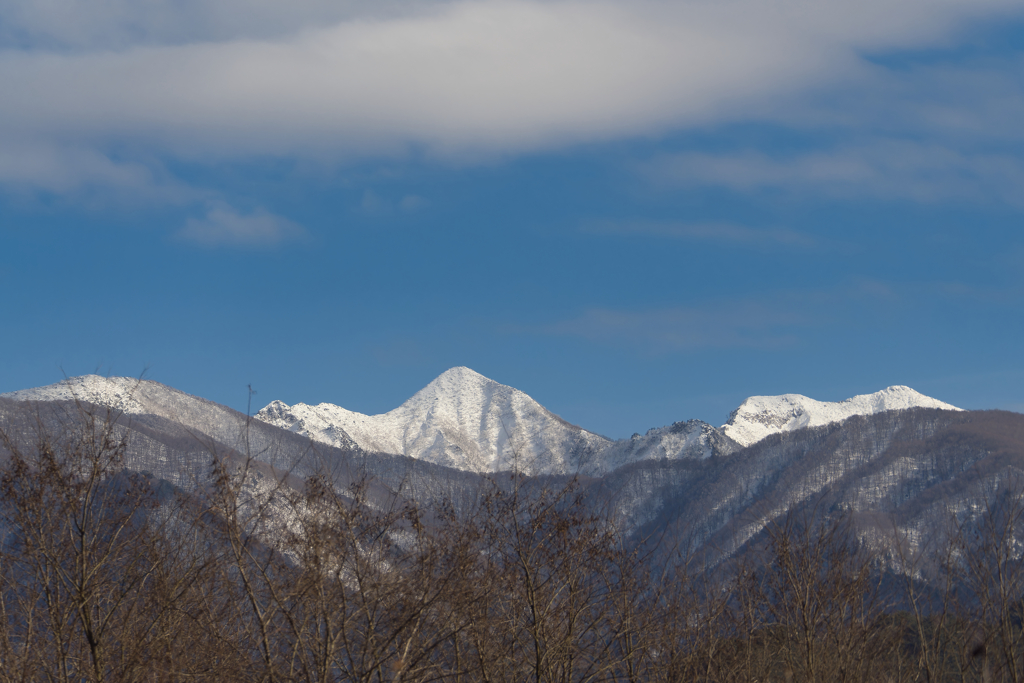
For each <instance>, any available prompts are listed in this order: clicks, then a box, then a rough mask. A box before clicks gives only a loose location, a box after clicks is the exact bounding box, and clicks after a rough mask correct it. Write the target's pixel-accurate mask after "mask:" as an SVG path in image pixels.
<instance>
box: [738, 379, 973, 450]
mask: <svg viewBox="0 0 1024 683" xmlns="http://www.w3.org/2000/svg"><path fill="white" fill-rule="evenodd" d="M907 408H939V409H941V410H961V409H960V408H957V407H956V406H952V405H950V404H948V403H943V402H942V401H939V400H937V399H934V398H930V397H928V396H925V395H924V394H920V393H918V392H916V391H914V390H913V389H911V388H910V387H905V386H892V387H889V388H887V389H882V390H881V391H877V392H875V393H873V394H863V395H860V396H854V397H853V398H848V399H846V400H845V401H838V402H835V403H830V402H826V401H815V400H814V399H813V398H808V397H806V396H801V395H800V394H783V395H782V396H751V397H750V398H748V399H747V400H745V401H744V402H743V403H742V404H740V407H739V408H737V409H736V410H734V411H732V413H731V414H730V415H729V421H728V422H726V423H725V424H724V425H722V431H723V432H724V433H725V434H726V435H727V436H729V437H730V438H731V439H733V440H734V441H736V442H737V443H739V444H741V445H742V446H749V445H751V444H754V443H757V442H758V441H760V440H761V439H763V438H765V437H766V436H769V435H771V434H777V433H779V432H789V431H793V430H795V429H802V428H804V427H821V426H823V425H827V424H830V423H832V422H841V421H842V420H845V419H847V418H849V417H853V416H854V415H874V414H875V413H881V412H885V411H887V410H905V409H907Z"/></svg>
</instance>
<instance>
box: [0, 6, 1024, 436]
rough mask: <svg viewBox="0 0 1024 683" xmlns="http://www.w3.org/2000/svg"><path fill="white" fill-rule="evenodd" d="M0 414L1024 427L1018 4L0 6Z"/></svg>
mask: <svg viewBox="0 0 1024 683" xmlns="http://www.w3.org/2000/svg"><path fill="white" fill-rule="evenodd" d="M0 93H3V95H2V96H0V287H2V289H3V291H4V293H5V294H6V295H5V296H4V297H3V298H2V299H0V320H2V321H3V328H2V334H0V358H2V359H3V360H2V361H0V392H4V391H12V390H16V389H23V388H28V387H32V386H39V385H43V384H49V383H52V382H54V381H57V380H59V379H60V378H61V377H62V376H63V375H64V374H67V375H79V374H85V373H89V372H99V373H100V374H114V375H133V376H134V375H139V374H140V373H143V372H145V374H146V376H147V377H148V378H150V379H154V380H157V381H160V382H164V383H166V384H169V385H171V386H174V387H176V388H179V389H182V390H184V391H187V392H189V393H193V394H197V395H200V396H203V397H206V398H209V399H212V400H215V401H218V402H221V403H225V404H227V405H230V406H232V407H235V408H238V409H241V410H245V408H246V402H247V397H248V394H247V388H246V387H247V386H248V385H252V387H253V388H254V389H255V390H256V391H257V392H258V393H257V395H256V396H255V397H254V399H253V400H254V409H258V408H260V407H262V406H263V405H264V404H265V403H267V402H269V401H271V400H273V399H280V400H283V401H286V402H288V403H295V402H306V403H318V402H322V401H329V402H332V403H336V404H339V405H342V406H344V407H346V408H349V409H352V410H358V411H361V412H366V413H377V412H383V411H386V410H389V409H391V408H394V407H396V406H397V405H398V404H400V403H401V402H402V401H403V400H405V399H406V398H408V397H409V396H410V395H412V393H414V392H415V391H416V390H418V389H419V388H421V387H422V386H423V385H425V384H426V383H427V382H429V381H430V380H431V379H432V378H433V377H435V376H436V375H438V374H440V373H441V372H443V371H444V370H445V369H447V368H449V367H452V366H455V365H466V366H469V367H471V368H473V369H475V370H477V371H478V372H481V373H483V374H485V375H487V376H489V377H491V378H493V379H495V380H498V381H500V382H503V383H505V384H510V385H512V386H515V387H517V388H520V389H522V390H524V391H526V392H527V393H529V394H530V395H532V396H533V397H534V398H536V399H537V400H539V401H540V402H541V403H543V404H544V405H545V406H547V407H548V408H550V409H551V410H553V411H554V412H556V413H558V414H560V415H561V416H562V417H564V418H566V419H568V420H570V421H572V422H574V423H577V424H580V425H582V426H584V427H587V428H588V429H591V430H594V431H598V432H601V433H604V434H607V435H609V436H613V437H623V436H628V435H629V434H630V433H632V432H634V431H640V432H642V431H644V430H646V429H648V428H650V427H655V426H661V425H664V424H668V423H670V422H672V421H675V420H681V419H689V418H700V419H704V420H707V421H709V422H712V423H715V424H721V423H722V422H724V421H725V419H726V418H727V416H728V413H729V411H730V410H731V409H732V408H734V407H735V406H736V405H738V404H739V403H740V402H741V401H742V400H743V398H745V397H746V396H748V395H753V394H779V393H790V392H792V393H802V394H805V395H808V396H812V397H814V398H818V399H822V400H839V399H842V398H846V397H848V396H851V395H854V394H859V393H867V392H872V391H876V390H878V389H881V388H883V387H885V386H889V385H892V384H907V385H909V386H912V387H914V388H915V389H917V390H919V391H921V392H923V393H926V394H929V395H932V396H935V397H936V398H939V399H942V400H945V401H948V402H951V403H954V404H956V405H960V406H963V407H967V408H1006V409H1011V410H1018V411H1019V410H1024V361H1022V359H1021V356H1022V354H1021V350H1022V348H1024V345H1022V343H1021V341H1020V340H1021V338H1022V333H1024V230H1022V228H1024V222H1022V219H1024V125H1021V121H1024V2H1021V1H1019V0H1013V1H1011V0H970V1H966V0H931V1H929V2H924V1H922V0H887V1H886V2H881V1H877V0H863V1H861V2H857V3H853V2H849V3H827V2H821V1H820V0H816V1H814V2H812V1H810V0H806V1H805V0H716V2H706V1H704V0H681V1H676V2H671V3H670V2H661V1H658V0H654V1H651V2H648V1H646V0H640V1H633V2H620V1H615V0H609V1H606V2H599V1H595V0H579V1H575V2H571V1H564V0H532V1H524V0H504V1H500V2H498V1H493V0H466V1H455V2H449V1H445V0H437V1H433V0H422V1H420V2H413V3H409V2H403V3H397V2H395V3H392V2H387V1H384V2H381V1H378V2H374V3H369V2H364V1H363V0H348V1H345V2H326V1H323V2H321V1H320V0H301V1H298V2H296V3H289V4H288V7H287V8H286V7H285V6H284V4H282V3H274V2H269V0H268V1H266V2H263V1H256V2H252V1H250V2H246V3H243V2H241V0H206V1H205V2H202V3H200V2H198V1H196V2H181V1H180V0H146V1H145V2H139V1H137V0H136V1H134V2H127V0H93V1H92V2H89V3H85V2H71V3H66V2H62V3H57V2H50V1H49V0H36V1H32V2H26V1H23V0H0Z"/></svg>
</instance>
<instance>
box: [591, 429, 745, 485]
mask: <svg viewBox="0 0 1024 683" xmlns="http://www.w3.org/2000/svg"><path fill="white" fill-rule="evenodd" d="M739 448H740V446H739V444H737V443H735V442H734V441H733V440H732V439H730V438H729V437H727V436H726V435H725V434H723V433H722V431H721V430H719V429H715V428H714V427H712V426H711V425H709V424H708V423H707V422H703V421H701V420H687V421H685V422H674V423H672V424H670V425H668V426H667V427H655V428H653V429H649V430H647V433H646V434H644V435H643V436H641V435H640V434H634V435H633V436H631V437H630V438H628V439H622V440H621V441H616V442H614V443H612V444H610V445H609V446H608V447H607V448H605V449H604V450H603V451H602V452H601V453H600V458H599V459H600V461H601V463H602V465H603V466H604V471H606V472H610V471H612V470H614V469H617V468H619V467H622V466H623V465H627V464H629V463H631V462H639V461H641V460H680V459H683V458H691V459H694V460H704V459H706V458H710V457H711V456H713V455H728V454H729V453H732V452H734V451H736V450H737V449H739Z"/></svg>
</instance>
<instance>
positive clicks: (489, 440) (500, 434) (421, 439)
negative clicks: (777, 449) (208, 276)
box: [256, 367, 959, 476]
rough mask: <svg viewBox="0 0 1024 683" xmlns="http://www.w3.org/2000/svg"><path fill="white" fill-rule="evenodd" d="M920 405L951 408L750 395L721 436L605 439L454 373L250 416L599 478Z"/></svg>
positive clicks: (413, 453) (392, 449)
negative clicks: (376, 407) (360, 399)
mask: <svg viewBox="0 0 1024 683" xmlns="http://www.w3.org/2000/svg"><path fill="white" fill-rule="evenodd" d="M918 407H920V408H938V409H942V410H959V408H956V407H955V406H952V405H949V404H947V403H943V402H942V401H938V400H936V399H933V398H929V397H928V396H924V395H922V394H919V393H918V392H916V391H914V390H913V389H911V388H909V387H904V386H893V387H889V388H887V389H883V390H882V391H879V392H877V393H874V394H868V395H864V396H855V397H853V398H850V399H847V400H845V401H842V402H839V403H826V402H822V401H815V400H813V399H810V398H807V397H806V396H800V395H798V394H785V395H783V396H752V397H750V398H748V399H747V400H746V401H744V402H743V403H742V404H741V405H740V406H739V407H738V408H737V409H736V410H734V411H733V412H732V414H731V415H730V416H729V421H728V422H726V424H724V425H722V426H721V427H720V428H715V427H713V426H712V425H710V424H708V423H706V422H702V421H701V420H687V421H682V422H676V423H674V424H671V425H668V426H665V427H657V428H652V429H650V430H648V431H647V433H646V434H643V435H640V434H634V435H633V436H632V437H630V438H629V439H623V440H619V441H613V440H611V439H608V438H606V437H604V436H601V435H599V434H597V433H595V432H590V431H587V430H585V429H583V428H581V427H577V426H575V425H572V424H570V423H568V422H566V421H565V420H563V419H562V418H560V417H558V416H557V415H555V414H554V413H552V412H551V411H549V410H548V409H547V408H545V407H544V406H542V405H540V404H539V403H537V402H536V401H535V400H533V399H532V398H530V397H529V396H528V395H526V394H525V393H523V392H522V391H519V390H518V389H513V388H512V387H508V386H505V385H503V384H499V383H497V382H495V381H494V380H491V379H488V378H486V377H484V376H483V375H481V374H479V373H477V372H474V371H473V370H470V369H469V368H465V367H458V368H452V369H451V370H448V371H447V372H445V373H443V374H442V375H440V376H439V377H438V378H437V379H435V380H434V381H433V382H431V383H430V384H428V385H427V386H426V387H424V388H423V389H422V390H420V391H419V392H417V393H416V394H415V395H414V396H413V397H412V398H410V399H409V400H408V401H406V402H405V403H403V404H402V405H401V406H399V407H398V408H395V409H394V410H392V411H390V412H387V413H384V414H382V415H363V414H361V413H356V412H352V411H350V410H346V409H345V408H341V407H339V406H336V405H333V404H330V403H321V404H319V405H316V406H310V405H306V404H304V403H298V404H296V405H293V406H288V405H286V404H284V403H282V402H281V401H274V402H272V403H271V404H270V405H268V406H267V407H266V408H264V409H263V410H261V411H260V412H259V413H258V414H257V415H256V417H257V418H258V419H260V420H262V421H264V422H267V423H269V424H272V425H275V426H277V427H281V428H283V429H288V430H289V431H293V432H296V433H298V434H302V435H304V436H307V437H309V438H310V439H312V440H314V441H317V442H320V443H324V444H329V445H332V446H336V447H347V446H350V445H353V444H354V445H356V446H358V447H359V448H361V449H363V450H366V451H376V452H381V453H399V454H402V455H407V456H409V457H412V458H416V459H419V460H426V461H428V462H432V463H435V464H438V465H445V466H448V467H454V468H457V469H461V470H469V471H472V472H499V471H503V470H513V469H515V470H518V471H521V472H524V473H526V474H531V475H538V474H571V473H580V474H586V475H590V476H601V475H604V474H607V473H608V472H611V471H613V470H615V469H617V468H619V467H621V466H623V465H626V464H629V463H632V462H637V461H640V460H652V459H654V460H657V459H670V460H675V459H680V458H693V459H704V458H710V457H712V456H716V455H728V454H730V453H733V452H735V451H737V450H739V449H740V448H742V447H746V446H750V445H752V444H754V443H757V442H758V441H760V440H761V439H763V438H765V437H767V436H769V435H770V434H775V433H779V432H784V431H792V430H795V429H802V428H805V427H819V426H822V425H826V424H830V423H833V422H841V421H843V420H845V419H847V418H849V417H852V416H854V415H873V414H875V413H880V412H885V411H888V410H905V409H908V408H918Z"/></svg>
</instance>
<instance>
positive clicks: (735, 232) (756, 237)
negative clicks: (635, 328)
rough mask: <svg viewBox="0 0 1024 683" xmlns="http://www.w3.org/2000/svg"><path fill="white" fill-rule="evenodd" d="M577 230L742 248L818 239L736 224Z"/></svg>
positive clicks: (621, 224)
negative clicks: (713, 243)
mask: <svg viewBox="0 0 1024 683" xmlns="http://www.w3.org/2000/svg"><path fill="white" fill-rule="evenodd" d="M580 230H581V231H582V232H585V233H591V234H597V235H641V236H649V237H662V238H666V239H681V240H694V241H706V242H721V243H725V244H731V245H735V246H741V247H765V246H773V245H775V246H784V247H802V248H807V247H813V246H816V245H818V244H819V240H817V239H816V238H814V237H813V236H811V235H807V234H804V233H801V232H797V231H795V230H789V229H786V228H752V227H749V226H745V225H737V224H735V223H684V222H677V221H643V220H637V221H592V222H589V223H586V224H584V225H583V226H582V227H581V228H580Z"/></svg>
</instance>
